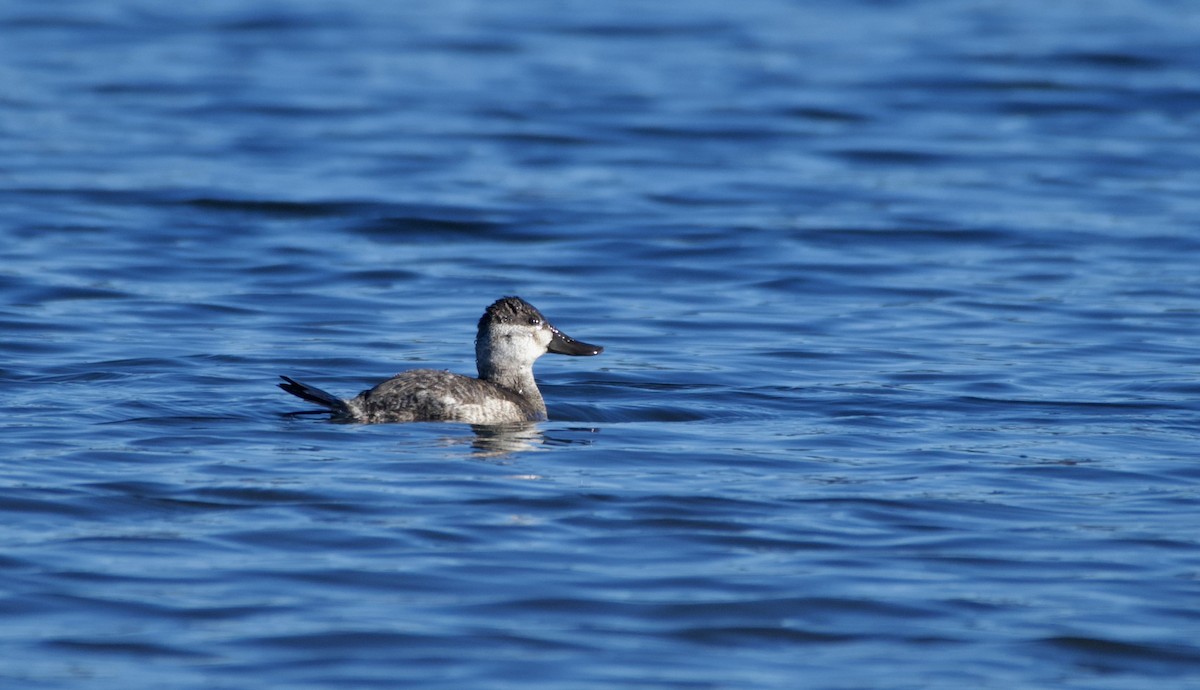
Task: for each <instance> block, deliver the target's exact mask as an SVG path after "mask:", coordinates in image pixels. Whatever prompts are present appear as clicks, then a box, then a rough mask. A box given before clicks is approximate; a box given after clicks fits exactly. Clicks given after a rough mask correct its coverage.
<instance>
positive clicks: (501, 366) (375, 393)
mask: <svg viewBox="0 0 1200 690" xmlns="http://www.w3.org/2000/svg"><path fill="white" fill-rule="evenodd" d="M603 350H604V348H602V347H600V346H598V345H589V344H587V343H583V342H579V341H577V340H574V339H572V338H569V337H567V336H566V335H564V334H563V333H562V332H561V331H559V330H558V329H557V328H555V327H554V326H552V325H551V324H550V323H549V322H548V321H546V318H545V317H544V316H542V314H541V312H539V311H538V310H537V309H536V308H534V306H533V305H532V304H529V303H528V302H526V301H525V300H523V299H521V298H520V297H504V298H502V299H499V300H497V301H496V302H494V303H492V305H491V306H489V307H488V308H487V311H485V312H484V314H483V316H482V317H481V318H480V319H479V328H478V331H477V333H476V335H475V366H476V368H477V369H478V371H479V378H471V377H469V376H462V375H460V374H452V373H450V372H448V371H435V370H432V369H413V370H411V371H406V372H404V373H401V374H397V375H396V376H394V377H392V378H390V379H388V380H387V381H384V382H383V383H381V384H379V385H377V386H375V387H374V388H371V389H370V390H365V391H363V392H362V393H359V394H358V396H357V397H355V398H352V399H350V400H342V399H340V398H338V397H336V396H334V395H332V394H330V393H326V392H325V391H323V390H321V389H320V388H315V387H313V386H309V385H307V384H304V383H300V382H299V381H296V380H293V379H290V378H288V377H286V376H283V377H280V378H282V379H283V380H284V381H285V383H281V384H279V387H280V388H282V389H283V390H285V391H287V392H289V393H291V394H292V395H295V396H297V397H299V398H303V399H305V400H307V401H309V402H313V403H316V404H318V405H321V406H322V407H325V408H326V409H328V410H329V411H330V412H331V413H332V415H333V417H334V419H339V420H342V421H354V422H367V423H374V422H423V421H446V422H466V423H469V424H503V423H509V422H535V421H541V420H544V419H546V403H545V401H543V400H542V393H541V391H539V390H538V387H537V382H536V381H534V378H533V363H534V362H535V361H536V360H537V358H538V357H541V356H542V355H543V354H545V353H546V352H555V353H558V354H565V355H598V354H600V353H601V352H603Z"/></svg>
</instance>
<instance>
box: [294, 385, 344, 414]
mask: <svg viewBox="0 0 1200 690" xmlns="http://www.w3.org/2000/svg"><path fill="white" fill-rule="evenodd" d="M279 378H281V379H283V380H284V381H286V383H281V384H279V387H280V388H282V389H283V390H285V391H287V392H289V393H291V394H292V395H294V396H296V397H297V398H302V399H304V400H307V401H309V402H310V403H316V404H317V405H320V406H321V407H324V408H327V409H328V410H329V411H330V412H332V413H334V414H335V415H349V414H350V406H349V405H347V404H346V401H345V400H342V399H341V398H339V397H337V396H336V395H333V394H332V393H327V392H325V391H323V390H321V389H320V388H317V387H315V386H310V385H308V384H307V383H300V382H299V381H297V380H295V379H291V378H288V377H286V376H280V377H279Z"/></svg>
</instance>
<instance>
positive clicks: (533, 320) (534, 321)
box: [529, 316, 542, 326]
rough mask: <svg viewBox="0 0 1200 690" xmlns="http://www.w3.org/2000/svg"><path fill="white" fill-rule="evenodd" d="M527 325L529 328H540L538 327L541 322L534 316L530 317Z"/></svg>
mask: <svg viewBox="0 0 1200 690" xmlns="http://www.w3.org/2000/svg"><path fill="white" fill-rule="evenodd" d="M529 325H530V326H540V325H542V320H541V319H539V318H538V317H536V316H531V317H529Z"/></svg>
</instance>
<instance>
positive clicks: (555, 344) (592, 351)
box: [546, 326, 604, 357]
mask: <svg viewBox="0 0 1200 690" xmlns="http://www.w3.org/2000/svg"><path fill="white" fill-rule="evenodd" d="M550 332H551V333H553V334H554V337H552V338H551V339H550V344H549V345H548V346H547V347H546V349H547V350H549V351H550V352H553V353H555V354H559V355H572V356H574V357H590V356H591V355H598V354H600V353H601V352H604V348H602V347H600V346H599V345H589V344H588V343H585V342H583V341H581V340H576V339H574V338H572V337H571V336H569V335H566V334H565V333H563V332H561V331H559V330H558V329H557V328H555V327H554V326H551V327H550Z"/></svg>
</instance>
